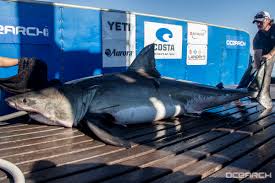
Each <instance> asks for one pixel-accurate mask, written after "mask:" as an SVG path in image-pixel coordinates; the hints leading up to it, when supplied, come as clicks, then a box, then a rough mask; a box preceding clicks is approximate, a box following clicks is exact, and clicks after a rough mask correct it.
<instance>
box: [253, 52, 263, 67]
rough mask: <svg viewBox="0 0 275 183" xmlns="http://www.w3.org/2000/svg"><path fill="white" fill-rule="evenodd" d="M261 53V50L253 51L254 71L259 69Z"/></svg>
mask: <svg viewBox="0 0 275 183" xmlns="http://www.w3.org/2000/svg"><path fill="white" fill-rule="evenodd" d="M262 53H263V50H262V49H255V50H254V67H255V68H256V69H259V68H260V65H261V61H262Z"/></svg>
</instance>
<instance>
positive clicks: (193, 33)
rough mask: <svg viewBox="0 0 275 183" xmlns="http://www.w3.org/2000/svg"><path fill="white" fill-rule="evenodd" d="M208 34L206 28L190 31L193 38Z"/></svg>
mask: <svg viewBox="0 0 275 183" xmlns="http://www.w3.org/2000/svg"><path fill="white" fill-rule="evenodd" d="M205 34H206V30H201V31H199V32H194V31H193V32H190V36H191V37H192V39H200V38H201V37H204V36H205Z"/></svg>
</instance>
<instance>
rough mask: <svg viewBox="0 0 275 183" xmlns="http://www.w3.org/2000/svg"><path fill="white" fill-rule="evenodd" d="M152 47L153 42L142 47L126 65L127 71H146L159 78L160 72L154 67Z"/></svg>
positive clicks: (153, 45)
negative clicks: (127, 65)
mask: <svg viewBox="0 0 275 183" xmlns="http://www.w3.org/2000/svg"><path fill="white" fill-rule="evenodd" d="M154 47H155V44H150V45H148V46H146V47H145V48H143V49H142V50H141V51H140V53H139V54H138V55H137V57H136V58H135V60H134V61H133V62H132V64H131V65H130V66H129V67H128V71H135V72H139V73H146V74H148V75H150V76H153V77H157V78H159V77H160V73H159V72H158V71H157V69H156V63H155V52H154Z"/></svg>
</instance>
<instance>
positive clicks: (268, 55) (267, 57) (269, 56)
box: [263, 47, 275, 61]
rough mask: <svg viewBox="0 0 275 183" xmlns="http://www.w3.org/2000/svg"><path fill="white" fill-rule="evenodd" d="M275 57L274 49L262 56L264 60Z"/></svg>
mask: <svg viewBox="0 0 275 183" xmlns="http://www.w3.org/2000/svg"><path fill="white" fill-rule="evenodd" d="M273 56H275V47H274V48H273V49H272V50H271V51H270V52H269V53H268V54H266V55H263V59H264V60H267V61H268V60H271V58H272V57H273Z"/></svg>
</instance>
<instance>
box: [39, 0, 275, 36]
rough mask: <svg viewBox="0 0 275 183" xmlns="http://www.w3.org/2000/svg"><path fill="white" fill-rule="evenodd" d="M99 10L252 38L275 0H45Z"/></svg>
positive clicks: (274, 11)
mask: <svg viewBox="0 0 275 183" xmlns="http://www.w3.org/2000/svg"><path fill="white" fill-rule="evenodd" d="M44 1H50V2H63V3H69V4H78V5H87V6H92V7H98V8H109V9H117V10H126V11H134V12H138V13H148V14H155V15H160V16H168V17H174V18H181V19H185V20H192V21H198V22H205V23H208V24H215V25H220V26H227V27H233V28H237V29H242V30H245V31H247V32H248V33H249V34H250V36H251V39H252V38H253V37H254V35H255V33H256V32H257V28H256V25H254V24H252V20H253V17H254V15H255V14H256V13H257V12H258V11H261V10H266V11H268V12H269V13H270V14H271V16H272V17H275V1H274V0H196V1H192V0H135V1H134V0H44Z"/></svg>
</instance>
